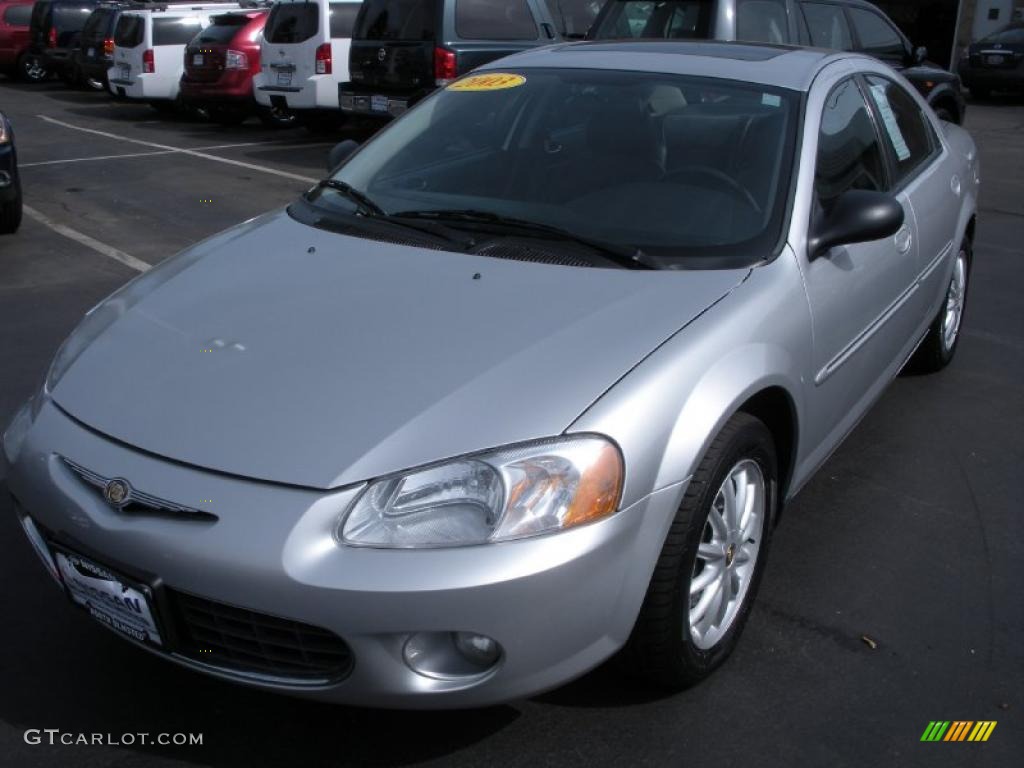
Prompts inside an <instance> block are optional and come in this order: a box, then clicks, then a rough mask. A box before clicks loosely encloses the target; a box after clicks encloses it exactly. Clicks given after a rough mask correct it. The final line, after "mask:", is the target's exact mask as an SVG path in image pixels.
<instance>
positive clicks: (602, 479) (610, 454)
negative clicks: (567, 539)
mask: <svg viewBox="0 0 1024 768" xmlns="http://www.w3.org/2000/svg"><path fill="white" fill-rule="evenodd" d="M622 475H623V468H622V456H621V455H620V454H619V451H618V449H617V448H616V447H615V446H614V445H612V444H611V443H606V444H605V445H604V446H602V448H601V450H600V452H599V453H598V455H597V457H596V458H595V460H594V462H593V463H592V464H591V465H590V466H589V467H588V468H587V469H586V471H585V472H584V473H583V476H582V477H581V478H580V484H579V486H578V487H577V489H576V495H575V497H574V498H573V500H572V503H571V504H570V505H569V510H568V511H567V512H566V514H565V518H564V521H563V524H562V527H563V528H572V527H573V526H576V525H583V524H584V523H590V522H593V521H595V520H600V519H601V518H603V517H608V516H609V515H611V514H614V513H615V511H616V509H617V508H618V506H619V499H620V498H621V496H622Z"/></svg>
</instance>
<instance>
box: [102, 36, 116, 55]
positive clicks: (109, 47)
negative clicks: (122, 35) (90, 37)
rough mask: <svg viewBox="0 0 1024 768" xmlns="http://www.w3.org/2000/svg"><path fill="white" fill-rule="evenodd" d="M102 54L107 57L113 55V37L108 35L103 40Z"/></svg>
mask: <svg viewBox="0 0 1024 768" xmlns="http://www.w3.org/2000/svg"><path fill="white" fill-rule="evenodd" d="M103 55H104V56H106V57H107V58H110V57H112V56H113V55H114V38H112V37H108V38H107V39H106V40H104V41H103Z"/></svg>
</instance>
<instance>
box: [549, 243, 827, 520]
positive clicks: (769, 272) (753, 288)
mask: <svg viewBox="0 0 1024 768" xmlns="http://www.w3.org/2000/svg"><path fill="white" fill-rule="evenodd" d="M811 343H812V338H811V317H810V309H809V307H808V305H807V300H806V296H805V294H804V291H803V286H802V282H801V278H800V273H799V268H798V266H797V264H796V258H795V255H794V254H793V252H792V250H790V249H789V248H788V247H787V248H785V249H784V250H783V252H782V254H781V255H780V256H779V257H778V258H777V259H775V260H774V261H772V262H770V263H768V264H765V265H762V266H759V267H757V268H755V269H753V270H752V271H751V274H750V276H749V277H748V278H747V280H746V281H744V282H743V283H742V284H741V285H740V286H738V287H737V288H736V289H735V290H733V291H732V293H730V294H729V295H728V296H726V297H725V298H724V299H722V300H721V301H720V302H718V303H717V304H715V305H714V306H713V307H711V308H710V309H709V310H707V311H706V312H705V313H704V314H703V315H701V316H700V317H699V318H697V319H696V320H694V321H693V322H692V323H691V324H690V325H688V326H687V327H686V328H684V329H683V330H681V331H680V332H679V333H677V334H676V335H675V336H673V337H672V338H671V339H669V340H668V341H667V342H666V343H665V344H663V345H662V346H661V347H660V348H659V349H657V350H656V351H655V352H654V353H653V354H651V355H650V356H649V357H648V358H647V359H646V360H644V361H643V362H642V363H641V364H640V365H639V366H637V368H635V369H634V370H633V371H631V372H630V373H629V374H628V375H627V376H625V377H624V378H623V379H622V380H621V381H619V382H618V383H617V384H616V385H615V386H614V387H612V389H610V390H609V391H608V392H607V393H606V394H605V395H604V396H603V397H602V398H601V399H600V400H598V401H597V402H596V403H595V404H594V405H592V406H591V407H590V408H589V409H588V410H587V411H586V412H585V413H584V414H583V415H582V416H581V417H580V418H579V419H578V420H577V421H576V422H575V423H574V424H573V425H572V427H570V430H569V431H571V432H577V431H580V432H584V431H587V432H599V433H603V434H607V435H609V436H610V437H612V438H613V439H614V440H616V441H617V442H618V444H619V446H620V447H621V448H622V453H623V457H624V460H625V466H626V481H625V487H624V489H623V506H626V505H629V504H632V503H634V502H635V501H636V500H638V499H640V498H642V497H644V496H646V495H648V494H650V493H652V492H654V491H657V490H660V489H662V488H666V487H668V486H671V485H674V484H678V483H681V481H684V480H686V479H687V478H689V477H690V476H691V475H692V474H693V472H694V471H695V470H696V467H697V465H698V464H699V463H700V460H701V458H702V457H703V456H704V453H705V452H706V451H707V448H708V446H709V445H710V443H711V441H712V440H713V439H714V437H715V435H716V434H717V433H718V431H719V430H720V429H721V428H722V426H723V425H724V424H725V423H726V421H728V419H729V418H730V417H731V416H732V415H733V414H734V413H736V411H737V410H739V409H740V407H741V406H742V405H743V404H744V403H745V402H746V401H747V400H748V399H749V398H750V397H752V396H753V395H755V394H757V393H759V392H761V391H763V390H765V389H768V388H772V387H778V388H780V389H781V390H783V391H784V392H785V394H786V395H787V397H788V398H789V400H790V403H791V405H792V407H793V410H794V413H795V416H796V430H795V443H796V444H797V446H802V441H801V440H800V431H801V429H800V425H801V423H802V419H801V415H802V414H803V412H804V383H805V382H806V381H807V376H808V372H809V371H810V368H811ZM800 452H802V448H798V449H797V453H800ZM787 458H790V457H780V462H785V461H786V459H787ZM794 463H796V462H794Z"/></svg>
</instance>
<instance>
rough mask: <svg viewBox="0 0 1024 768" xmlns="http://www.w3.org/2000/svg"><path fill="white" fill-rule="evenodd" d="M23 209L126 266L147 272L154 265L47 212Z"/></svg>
mask: <svg viewBox="0 0 1024 768" xmlns="http://www.w3.org/2000/svg"><path fill="white" fill-rule="evenodd" d="M22 210H23V211H24V212H25V215H26V216H28V217H29V218H32V219H35V220H36V221H38V222H39V223H40V224H42V225H43V226H44V227H49V228H50V229H52V230H53V231H54V232H56V233H57V234H58V235H63V236H64V237H66V238H68V239H69V240H74V241H75V242H76V243H80V244H81V245H84V246H85V247H86V248H90V249H92V250H94V251H96V253H99V254H101V255H103V256H106V257H107V258H110V259H113V260H114V261H119V262H121V263H122V264H124V265H125V266H127V267H131V268H132V269H134V270H137V271H139V272H145V271H146V270H147V269H149V268H150V267H152V266H153V265H152V264H147V263H146V262H145V261H143V260H142V259H137V258H135V257H134V256H132V255H131V254H130V253H125V252H124V251H120V250H118V249H117V248H114V247H113V246H111V245H107V244H106V243H101V242H100V241H99V240H96V239H95V238H92V237H89V236H88V235H86V234H83V233H82V232H79V231H78V230H77V229H72V228H71V227H68V226H65V225H64V224H61V223H60V222H59V221H54V220H53V219H51V218H50V217H49V216H47V215H46V214H45V213H43V212H41V211H37V210H36V209H35V208H31V207H30V206H27V205H24V206H22Z"/></svg>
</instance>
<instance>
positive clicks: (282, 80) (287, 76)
mask: <svg viewBox="0 0 1024 768" xmlns="http://www.w3.org/2000/svg"><path fill="white" fill-rule="evenodd" d="M277 84H278V85H283V86H289V85H291V84H292V73H291V72H278V73H277Z"/></svg>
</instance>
